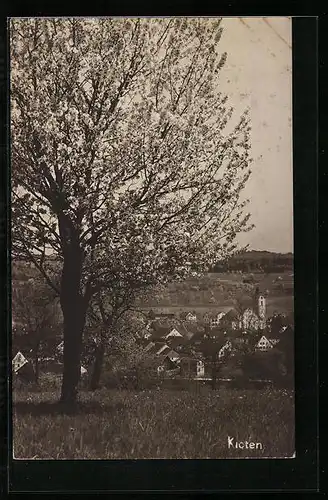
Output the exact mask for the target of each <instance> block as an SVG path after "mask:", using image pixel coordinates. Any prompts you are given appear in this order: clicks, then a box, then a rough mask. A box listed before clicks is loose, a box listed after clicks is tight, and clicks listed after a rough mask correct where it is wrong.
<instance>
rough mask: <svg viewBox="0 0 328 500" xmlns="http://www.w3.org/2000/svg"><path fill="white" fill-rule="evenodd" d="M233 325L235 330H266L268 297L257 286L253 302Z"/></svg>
mask: <svg viewBox="0 0 328 500" xmlns="http://www.w3.org/2000/svg"><path fill="white" fill-rule="evenodd" d="M231 326H232V328H233V329H234V330H236V329H243V330H264V329H265V326H266V299H265V297H264V295H262V294H261V293H260V291H259V289H258V288H256V291H255V294H254V298H253V304H252V306H251V307H247V309H245V310H244V311H243V313H242V315H241V317H239V318H236V319H235V320H234V321H232V323H231Z"/></svg>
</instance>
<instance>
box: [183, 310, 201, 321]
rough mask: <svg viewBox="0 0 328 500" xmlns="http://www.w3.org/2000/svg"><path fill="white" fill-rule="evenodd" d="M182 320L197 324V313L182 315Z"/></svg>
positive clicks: (190, 312) (191, 312)
mask: <svg viewBox="0 0 328 500" xmlns="http://www.w3.org/2000/svg"><path fill="white" fill-rule="evenodd" d="M181 319H182V320H184V321H191V322H195V321H197V315H196V313H195V311H189V312H187V313H182V314H181Z"/></svg>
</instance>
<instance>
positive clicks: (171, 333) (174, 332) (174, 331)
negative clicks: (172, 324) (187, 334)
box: [163, 328, 183, 339]
mask: <svg viewBox="0 0 328 500" xmlns="http://www.w3.org/2000/svg"><path fill="white" fill-rule="evenodd" d="M170 337H183V335H182V334H181V333H180V332H179V331H178V330H177V329H176V328H172V329H171V330H170V331H169V332H168V333H167V334H166V335H164V337H163V338H164V339H169V338H170Z"/></svg>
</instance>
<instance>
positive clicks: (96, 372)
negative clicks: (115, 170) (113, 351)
mask: <svg viewBox="0 0 328 500" xmlns="http://www.w3.org/2000/svg"><path fill="white" fill-rule="evenodd" d="M104 357H105V342H104V341H103V340H102V341H101V343H100V345H99V346H98V347H97V350H96V355H95V361H94V364H93V367H92V375H91V380H90V389H91V390H92V391H95V390H96V389H98V388H99V386H100V377H101V372H102V367H103V363H104Z"/></svg>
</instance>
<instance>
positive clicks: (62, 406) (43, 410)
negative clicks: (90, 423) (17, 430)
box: [13, 401, 125, 416]
mask: <svg viewBox="0 0 328 500" xmlns="http://www.w3.org/2000/svg"><path fill="white" fill-rule="evenodd" d="M124 407H125V406H124V404H122V403H113V404H103V403H100V402H97V401H92V402H77V403H76V404H74V405H68V404H67V403H61V402H55V403H53V402H42V403H36V402H31V401H17V402H15V403H13V411H14V413H16V414H18V415H33V416H41V415H90V414H102V413H113V412H116V411H119V410H121V409H123V408H124Z"/></svg>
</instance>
